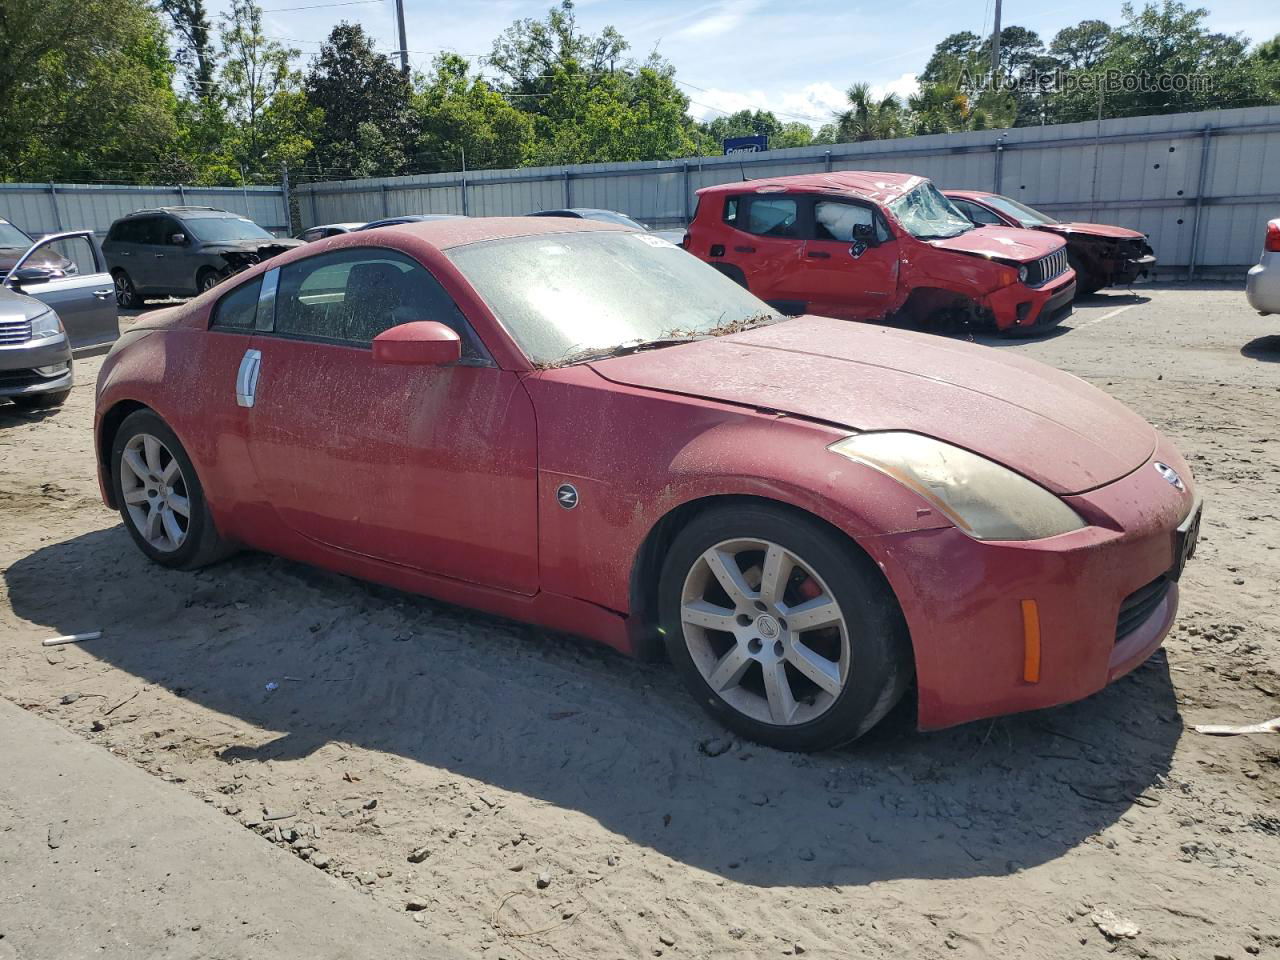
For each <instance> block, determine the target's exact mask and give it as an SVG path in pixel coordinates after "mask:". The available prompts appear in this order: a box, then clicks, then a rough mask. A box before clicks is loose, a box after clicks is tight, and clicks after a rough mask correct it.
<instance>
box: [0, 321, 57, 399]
mask: <svg viewBox="0 0 1280 960" xmlns="http://www.w3.org/2000/svg"><path fill="white" fill-rule="evenodd" d="M40 367H60V368H62V370H61V371H60V372H56V373H52V374H48V373H41V372H39V369H38V368H40ZM71 381H72V369H71V343H70V341H68V340H67V338H66V336H65V335H62V336H57V337H46V338H44V339H41V340H28V341H27V342H26V343H18V344H13V345H6V346H2V347H0V397H15V396H22V395H24V394H34V393H55V392H57V391H59V390H70V389H71Z"/></svg>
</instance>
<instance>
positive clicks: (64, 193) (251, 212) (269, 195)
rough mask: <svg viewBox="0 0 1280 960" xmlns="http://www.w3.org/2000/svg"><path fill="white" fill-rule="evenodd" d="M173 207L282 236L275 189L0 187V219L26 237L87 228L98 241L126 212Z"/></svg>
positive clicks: (282, 213)
mask: <svg viewBox="0 0 1280 960" xmlns="http://www.w3.org/2000/svg"><path fill="white" fill-rule="evenodd" d="M178 204H191V205H196V206H209V207H219V208H221V209H223V210H230V211H231V212H233V213H239V214H242V215H243V216H246V217H248V218H249V219H250V220H252V221H254V222H255V223H257V224H259V225H260V226H262V227H265V228H266V229H267V230H270V231H272V232H273V233H276V234H277V235H283V234H285V233H287V232H288V219H287V218H286V217H285V211H284V198H283V194H282V192H281V189H280V188H279V187H244V188H241V187H177V186H174V187H165V186H146V187H142V186H118V185H115V184H76V183H54V184H49V183H0V217H2V218H4V219H5V220H8V221H10V222H11V223H15V224H17V225H18V226H19V227H20V228H21V229H23V230H25V231H26V232H27V233H29V234H31V235H32V236H36V235H39V234H42V233H55V232H57V231H60V230H83V229H90V230H93V231H94V232H96V233H97V234H98V236H99V237H101V236H103V235H104V234H105V233H106V232H107V228H108V227H110V226H111V222H112V221H113V220H115V219H116V218H117V217H120V216H123V215H124V214H126V213H132V212H133V211H134V210H139V209H142V208H144V207H161V206H174V205H178Z"/></svg>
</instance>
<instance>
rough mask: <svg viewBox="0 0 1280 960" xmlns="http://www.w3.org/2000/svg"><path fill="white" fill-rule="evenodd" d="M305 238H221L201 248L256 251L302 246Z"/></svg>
mask: <svg viewBox="0 0 1280 960" xmlns="http://www.w3.org/2000/svg"><path fill="white" fill-rule="evenodd" d="M303 246H306V241H305V240H295V239H293V237H279V238H277V239H274V240H221V241H219V242H217V243H206V244H205V245H204V246H203V247H202V248H201V249H202V250H203V251H204V252H205V253H256V252H257V251H258V250H261V249H262V248H263V247H281V248H285V247H303Z"/></svg>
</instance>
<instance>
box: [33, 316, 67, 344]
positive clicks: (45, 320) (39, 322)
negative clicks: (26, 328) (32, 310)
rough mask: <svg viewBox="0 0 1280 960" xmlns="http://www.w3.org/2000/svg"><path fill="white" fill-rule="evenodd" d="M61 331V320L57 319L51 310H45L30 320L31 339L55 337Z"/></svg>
mask: <svg viewBox="0 0 1280 960" xmlns="http://www.w3.org/2000/svg"><path fill="white" fill-rule="evenodd" d="M62 332H63V331H62V321H61V320H59V319H58V315H57V314H56V313H54V312H53V311H52V310H46V311H45V312H44V313H42V314H40V315H39V316H37V317H36V318H35V319H33V320H32V321H31V339H32V340H39V339H41V338H42V337H56V336H59V335H60V334H61V333H62Z"/></svg>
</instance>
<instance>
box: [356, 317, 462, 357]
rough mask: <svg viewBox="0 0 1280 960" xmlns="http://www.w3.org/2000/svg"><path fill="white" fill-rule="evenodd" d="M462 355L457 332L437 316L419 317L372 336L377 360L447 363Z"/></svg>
mask: <svg viewBox="0 0 1280 960" xmlns="http://www.w3.org/2000/svg"><path fill="white" fill-rule="evenodd" d="M460 359H462V341H461V340H459V339H458V335H457V333H455V332H454V331H453V330H452V329H451V328H449V327H446V326H445V325H444V324H443V323H437V322H436V321H435V320H417V321H415V322H413V323H402V324H400V326H398V327H392V328H391V329H390V330H384V331H382V333H380V334H378V335H377V336H376V337H374V338H373V360H374V362H375V363H391V364H399V365H404V366H419V367H444V366H448V365H449V364H451V363H457V362H458V361H459V360H460Z"/></svg>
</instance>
